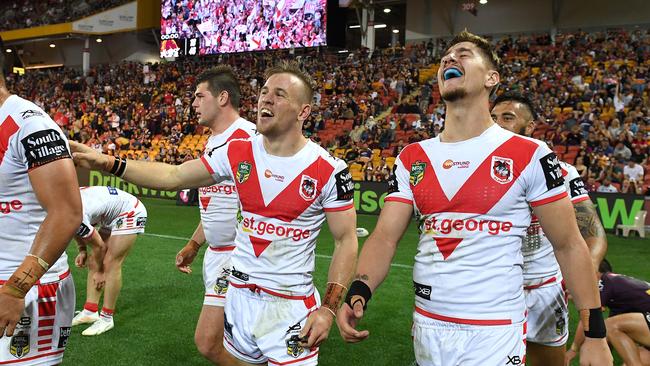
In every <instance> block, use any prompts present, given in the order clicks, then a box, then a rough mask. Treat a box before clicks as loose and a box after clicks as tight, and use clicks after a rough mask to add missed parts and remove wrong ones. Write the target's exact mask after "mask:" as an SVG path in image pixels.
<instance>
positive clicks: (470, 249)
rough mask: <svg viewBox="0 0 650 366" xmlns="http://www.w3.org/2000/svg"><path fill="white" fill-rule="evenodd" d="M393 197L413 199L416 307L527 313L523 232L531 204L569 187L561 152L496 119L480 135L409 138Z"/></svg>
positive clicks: (489, 316) (439, 313)
mask: <svg viewBox="0 0 650 366" xmlns="http://www.w3.org/2000/svg"><path fill="white" fill-rule="evenodd" d="M396 164H397V169H396V172H395V177H394V178H392V179H391V181H390V182H389V195H388V196H387V197H386V201H398V202H404V203H408V204H412V205H413V206H414V210H415V214H416V216H417V217H418V218H419V221H420V242H419V244H418V249H417V254H416V256H415V265H414V268H413V281H414V286H415V294H416V297H415V300H416V309H415V310H416V312H418V313H420V314H422V315H425V316H428V317H431V318H434V319H438V320H443V321H451V322H457V323H465V324H476V325H500V324H514V323H518V322H521V321H523V320H524V313H525V308H526V304H525V301H524V294H523V283H522V267H523V258H522V254H521V241H522V239H523V237H524V235H525V233H526V229H527V228H528V225H529V224H530V209H529V205H530V206H537V205H543V204H546V203H549V202H553V201H556V200H559V199H561V198H563V197H565V196H566V192H565V188H564V185H563V179H562V173H561V171H560V167H559V163H558V162H557V158H556V156H555V154H553V152H552V151H551V150H549V148H548V147H547V146H546V144H544V143H543V142H541V141H538V140H534V139H530V138H526V137H521V136H518V135H515V134H513V133H511V132H508V131H506V130H504V129H502V128H501V127H499V126H498V125H496V124H495V125H493V126H492V127H490V128H488V129H487V130H486V131H485V132H484V133H483V134H481V135H480V136H477V137H475V138H472V139H469V140H465V141H461V142H456V143H442V142H440V139H439V138H433V139H429V140H425V141H421V142H418V143H414V144H411V145H408V146H407V147H406V148H404V150H403V151H402V152H401V153H400V155H399V156H398V158H397V161H396Z"/></svg>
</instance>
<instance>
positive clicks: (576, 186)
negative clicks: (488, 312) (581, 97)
mask: <svg viewBox="0 0 650 366" xmlns="http://www.w3.org/2000/svg"><path fill="white" fill-rule="evenodd" d="M492 119H493V120H494V121H495V122H496V123H497V124H498V125H499V126H501V127H502V128H505V129H506V130H508V131H510V132H514V133H516V134H519V135H522V136H527V137H531V136H532V133H533V131H534V130H535V122H536V121H537V115H536V113H535V110H534V108H533V106H532V104H531V102H530V101H529V100H528V99H527V98H526V97H524V96H522V95H520V94H517V93H512V92H507V93H504V94H501V95H500V96H498V97H497V98H496V100H495V101H494V106H493V107H492ZM560 167H561V168H562V175H563V176H564V186H565V188H566V190H567V193H568V194H569V198H570V200H571V203H572V204H573V209H574V211H575V215H576V218H577V220H578V221H577V223H578V228H579V229H580V233H581V234H582V238H583V239H584V240H585V242H586V243H587V246H588V247H589V253H590V255H591V263H592V265H593V266H594V268H598V265H599V264H600V262H601V261H602V260H603V258H604V257H605V253H606V252H607V237H606V236H605V229H604V228H603V226H602V224H601V223H600V219H599V218H598V214H597V213H596V209H595V207H594V205H593V203H592V202H591V200H590V199H589V194H588V193H587V190H585V188H584V182H583V181H582V179H580V174H578V171H577V170H576V168H574V167H573V166H572V165H570V164H568V163H566V162H562V161H561V162H560ZM522 252H523V255H524V295H525V297H526V306H527V308H528V329H527V333H526V340H527V342H526V362H527V364H529V365H532V366H535V365H549V366H552V365H558V366H562V365H563V364H564V353H565V346H564V345H565V344H566V342H567V340H568V338H569V327H568V325H569V311H568V308H567V302H566V296H565V291H564V289H563V285H562V273H561V272H560V267H559V265H558V263H557V260H556V259H555V255H554V254H553V246H552V245H551V242H550V241H549V240H548V238H547V237H546V235H544V232H543V231H542V230H541V228H540V226H539V220H537V218H536V217H535V216H533V218H532V221H531V223H530V226H529V227H528V230H527V234H526V237H525V238H524V241H523V245H522Z"/></svg>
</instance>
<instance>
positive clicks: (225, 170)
mask: <svg viewBox="0 0 650 366" xmlns="http://www.w3.org/2000/svg"><path fill="white" fill-rule="evenodd" d="M233 141H236V140H233ZM230 144H231V143H230V142H228V143H227V144H225V145H221V146H219V147H215V148H212V149H208V150H206V151H205V153H204V154H203V156H201V162H203V165H205V167H206V169H207V170H208V172H209V173H210V175H211V176H212V178H214V180H215V183H220V182H223V181H224V180H228V179H230V180H232V179H233V177H232V170H231V169H230V161H229V159H228V148H229V147H230Z"/></svg>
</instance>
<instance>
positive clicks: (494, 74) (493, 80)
mask: <svg viewBox="0 0 650 366" xmlns="http://www.w3.org/2000/svg"><path fill="white" fill-rule="evenodd" d="M500 81H501V76H500V75H499V72H498V71H496V70H488V73H487V75H486V77H485V87H486V88H488V89H492V88H493V87H495V86H496V85H498V84H499V82H500Z"/></svg>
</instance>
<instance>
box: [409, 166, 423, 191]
mask: <svg viewBox="0 0 650 366" xmlns="http://www.w3.org/2000/svg"><path fill="white" fill-rule="evenodd" d="M426 167H427V163H424V162H421V161H416V162H415V163H413V164H411V175H410V177H409V182H410V183H411V185H412V186H416V185H418V183H420V182H421V181H422V179H424V170H425V169H426Z"/></svg>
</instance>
